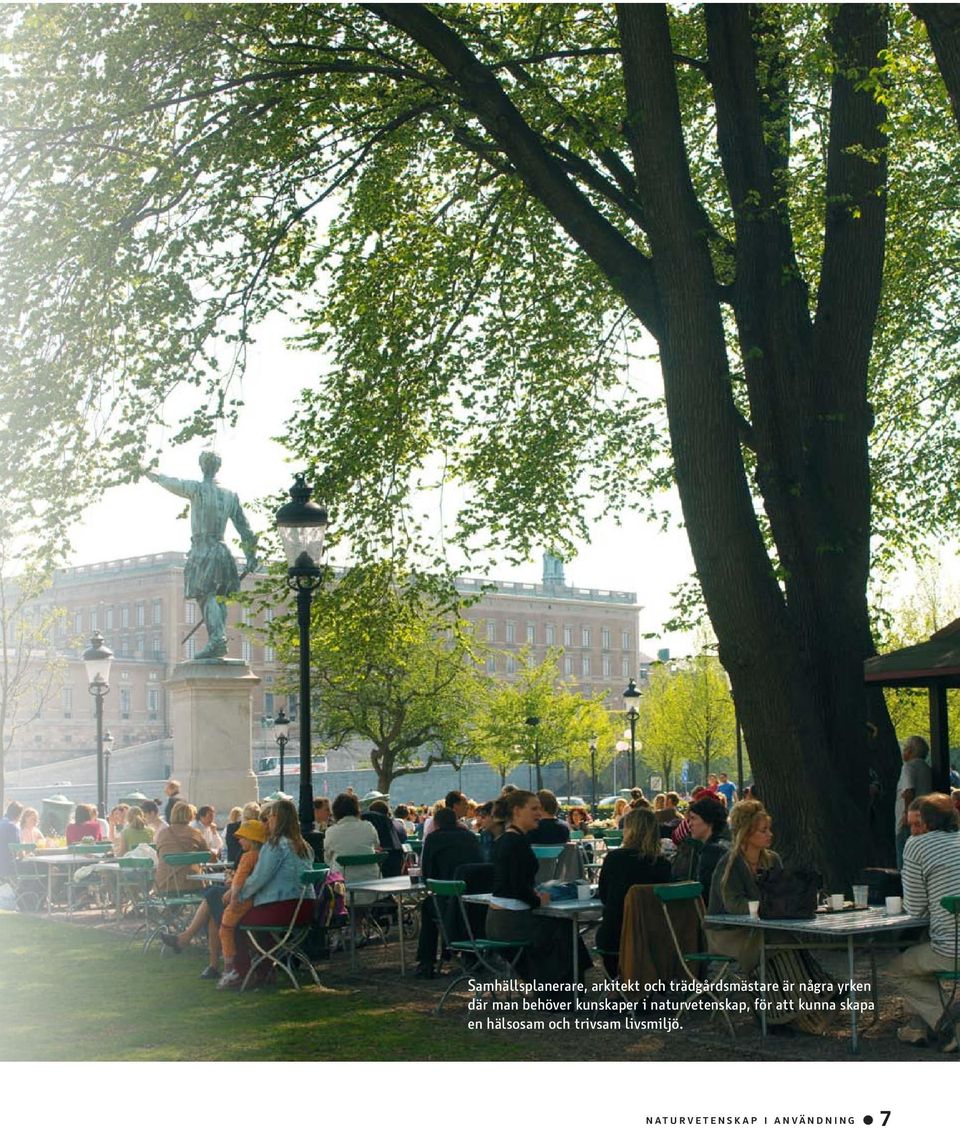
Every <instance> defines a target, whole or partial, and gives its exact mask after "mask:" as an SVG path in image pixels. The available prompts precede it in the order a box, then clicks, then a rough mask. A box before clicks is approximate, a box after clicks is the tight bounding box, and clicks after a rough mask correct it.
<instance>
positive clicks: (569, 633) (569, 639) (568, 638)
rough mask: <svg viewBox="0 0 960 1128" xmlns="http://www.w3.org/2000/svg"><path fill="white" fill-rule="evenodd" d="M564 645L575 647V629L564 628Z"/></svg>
mask: <svg viewBox="0 0 960 1128" xmlns="http://www.w3.org/2000/svg"><path fill="white" fill-rule="evenodd" d="M563 645H564V646H573V627H564V628H563Z"/></svg>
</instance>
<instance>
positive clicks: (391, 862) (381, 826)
mask: <svg viewBox="0 0 960 1128" xmlns="http://www.w3.org/2000/svg"><path fill="white" fill-rule="evenodd" d="M360 818H361V819H362V820H363V821H364V822H367V823H370V825H371V826H372V827H373V828H374V829H375V830H376V832H377V838H378V840H379V843H380V849H381V850H383V851H384V852H385V853H386V855H387V860H386V861H385V862H384V863H383V866H382V867H381V870H380V872H381V874H382V875H383V876H384V877H399V876H400V871H401V870H402V869H403V850H402V845H403V843H404V842H405V841H406V837H407V836H406V834H404V835H403V836H402V837H401V835H400V834H399V832H398V831H397V827H396V824H395V823H394V821H393V818H392V816H391V814H390V808H389V807H388V806H387V804H386V802H385V801H384V800H383V799H375V800H374V801H373V802H372V803H371V804H370V807H369V810H366V811H364V813H363V814H362V815H361V816H360Z"/></svg>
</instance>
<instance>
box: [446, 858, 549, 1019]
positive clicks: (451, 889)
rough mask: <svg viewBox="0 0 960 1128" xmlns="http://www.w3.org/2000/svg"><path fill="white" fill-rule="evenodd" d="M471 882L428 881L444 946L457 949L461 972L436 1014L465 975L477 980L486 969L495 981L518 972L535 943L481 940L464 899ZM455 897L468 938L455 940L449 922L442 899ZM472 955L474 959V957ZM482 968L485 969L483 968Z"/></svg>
mask: <svg viewBox="0 0 960 1128" xmlns="http://www.w3.org/2000/svg"><path fill="white" fill-rule="evenodd" d="M466 889H467V883H466V882H465V881H439V880H437V879H436V878H430V879H429V880H428V881H427V890H428V892H429V894H430V899H431V902H432V904H433V908H434V912H435V913H436V917H437V928H438V929H439V930H440V937H441V939H442V941H443V946H444V948H446V949H447V950H449V951H451V952H455V953H456V954H457V957H458V958H459V960H460V974H459V975H457V976H455V977H454V979H452V980H451V982H450V983H449V984H448V985H447V989H446V990H445V991H444V993H443V994H442V995H441V996H440V1002H439V1003H437V1006H436V1010H435V1011H434V1013H435V1014H439V1013H440V1012H441V1010H443V1004H444V1003H445V1002H446V1001H447V996H448V995H449V994H450V992H451V991H452V990H453V989H454V987H456V986H457V984H458V983H462V982H463V981H464V980H465V979H474V980H476V979H477V978H478V976H482V975H483V972H484V971H485V972H488V973H489V974H490V977H491V980H492V981H493V982H495V981H497V980H499V979H502V978H504V977H505V976H506V977H507V978H509V977H510V976H513V975H516V974H517V971H516V965H517V961H518V960H519V959H520V956H521V955H522V954H523V950H524V948H529V947H530V945H531V944H532V943H533V941H532V940H478V939H477V938H476V937H475V936H474V934H473V929H472V928H471V927H470V918H469V916H468V915H467V912H466V905H464V903H463V900H462V898H463V894H464V893H465V892H466ZM449 897H454V898H456V902H457V904H458V906H459V909H460V919H461V920H462V922H463V927H464V931H465V933H466V936H467V939H466V940H451V939H450V935H449V933H448V931H447V926H446V922H445V921H444V918H443V910H442V907H441V904H440V902H441V901H443V899H444V898H449ZM510 951H512V952H513V953H514V955H513V958H512V959H508V958H507V952H510ZM470 957H472V959H471V958H470ZM494 959H501V960H502V964H501V966H500V967H497V966H496V965H495V964H494V963H493V962H492V961H493V960H494ZM481 969H482V970H481Z"/></svg>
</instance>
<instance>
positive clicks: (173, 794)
mask: <svg viewBox="0 0 960 1128" xmlns="http://www.w3.org/2000/svg"><path fill="white" fill-rule="evenodd" d="M163 793H164V795H166V797H167V805H166V807H164V809H163V817H164V818H165V819H166V821H167V823H168V824H169V822H170V815H171V814H172V813H173V808H174V807H175V806H176V805H177V804H178V803H186V799H185V798H184V796H183V795H181V794H180V780H178V779H168V780H167V783H166V786H165V787H164V789H163Z"/></svg>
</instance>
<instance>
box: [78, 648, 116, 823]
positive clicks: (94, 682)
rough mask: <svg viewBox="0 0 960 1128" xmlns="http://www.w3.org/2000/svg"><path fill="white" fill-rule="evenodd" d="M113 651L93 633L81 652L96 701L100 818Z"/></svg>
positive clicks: (104, 803) (104, 808)
mask: <svg viewBox="0 0 960 1128" xmlns="http://www.w3.org/2000/svg"><path fill="white" fill-rule="evenodd" d="M112 661H113V651H112V650H110V648H109V647H106V646H104V645H103V635H102V634H101V633H100V632H99V631H95V632H94V634H93V637H92V638H91V639H90V645H89V646H88V647H87V649H86V650H85V651H84V652H83V664H84V666H85V667H86V670H87V689H88V690H89V691H90V692H91V693H92V694H93V696H94V698H95V699H96V710H97V813H98V814H99V816H100V818H105V817H106V814H107V796H106V776H105V774H104V762H103V699H104V697H106V696H107V694H108V693H109V692H110V663H111V662H112Z"/></svg>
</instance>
